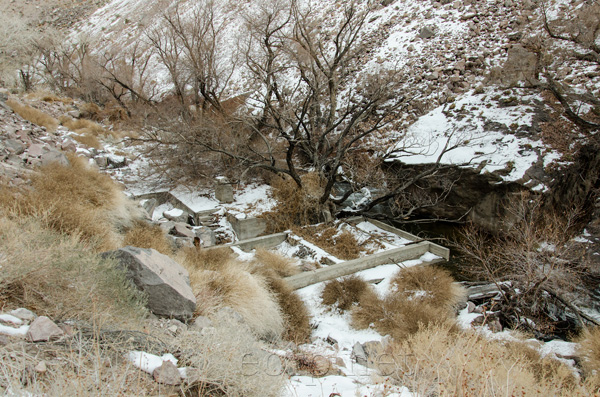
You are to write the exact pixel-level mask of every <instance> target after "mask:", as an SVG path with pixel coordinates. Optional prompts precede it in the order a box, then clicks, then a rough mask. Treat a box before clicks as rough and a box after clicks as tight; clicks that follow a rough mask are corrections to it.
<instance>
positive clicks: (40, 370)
mask: <svg viewBox="0 0 600 397" xmlns="http://www.w3.org/2000/svg"><path fill="white" fill-rule="evenodd" d="M33 369H34V371H35V372H37V373H40V374H43V373H45V372H46V371H47V370H48V368H47V367H46V362H45V361H43V360H42V361H40V362H39V363H38V364H37V365H36V366H35V367H34V368H33Z"/></svg>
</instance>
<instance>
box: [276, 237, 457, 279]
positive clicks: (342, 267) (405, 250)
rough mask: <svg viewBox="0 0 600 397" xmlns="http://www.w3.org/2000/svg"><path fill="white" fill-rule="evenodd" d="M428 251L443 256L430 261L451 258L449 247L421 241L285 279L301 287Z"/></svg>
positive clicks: (413, 257) (400, 260) (403, 259)
mask: <svg viewBox="0 0 600 397" xmlns="http://www.w3.org/2000/svg"><path fill="white" fill-rule="evenodd" d="M434 251H435V252H434ZM427 252H431V253H432V254H435V255H438V256H441V259H436V260H433V261H430V262H428V263H436V262H441V261H446V260H448V259H449V258H450V250H449V249H447V248H444V247H442V246H439V245H437V244H434V243H431V242H429V241H421V242H419V243H415V244H410V245H407V246H404V247H400V248H396V249H393V250H388V251H384V252H379V253H377V254H373V255H369V256H365V257H363V258H358V259H353V260H350V261H346V262H341V263H336V264H335V265H330V266H326V267H322V268H320V269H317V270H313V271H310V272H303V273H300V274H296V275H295V276H291V277H286V278H285V281H287V283H288V284H289V285H290V286H291V287H292V288H294V289H299V288H303V287H306V286H308V285H312V284H316V283H320V282H322V281H327V280H333V279H334V278H338V277H343V276H347V275H350V274H353V273H356V272H360V271H362V270H367V269H370V268H372V267H375V266H380V265H385V264H388V263H399V262H404V261H407V260H410V259H418V258H420V257H421V256H422V255H423V254H425V253H427Z"/></svg>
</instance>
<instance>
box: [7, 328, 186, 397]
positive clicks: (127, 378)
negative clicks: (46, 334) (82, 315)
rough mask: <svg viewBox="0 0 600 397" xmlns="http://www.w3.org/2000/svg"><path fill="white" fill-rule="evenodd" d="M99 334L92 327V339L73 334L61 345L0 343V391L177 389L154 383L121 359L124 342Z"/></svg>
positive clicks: (93, 392)
mask: <svg viewBox="0 0 600 397" xmlns="http://www.w3.org/2000/svg"><path fill="white" fill-rule="evenodd" d="M101 332H102V330H98V332H97V334H96V336H95V337H87V336H84V337H79V336H78V337H76V338H72V339H70V340H67V341H66V342H63V343H43V344H39V343H38V344H30V343H27V344H25V345H21V344H14V345H7V346H4V347H0V394H2V395H35V396H42V395H43V396H66V395H68V396H83V395H137V396H139V395H165V394H172V393H175V392H176V391H177V388H175V387H168V386H167V387H165V386H163V385H159V384H157V383H156V382H155V381H154V380H153V379H152V378H151V377H150V376H149V375H148V374H145V373H143V372H142V371H140V370H138V369H137V368H135V367H133V365H132V364H130V363H129V362H126V361H125V360H124V354H125V352H126V351H127V350H128V349H127V346H125V345H126V344H122V343H119V342H113V341H106V340H102V339H101V338H98V337H97V336H98V335H99V334H100V333H101ZM123 335H125V333H124V334H123ZM133 335H139V333H138V334H133ZM130 345H131V344H130ZM131 348H132V349H135V348H136V347H133V346H132V347H131ZM137 348H139V347H137ZM41 361H44V362H45V363H46V367H47V370H46V372H45V373H38V372H36V371H35V370H34V367H35V366H36V365H38V364H39V363H40V362H41Z"/></svg>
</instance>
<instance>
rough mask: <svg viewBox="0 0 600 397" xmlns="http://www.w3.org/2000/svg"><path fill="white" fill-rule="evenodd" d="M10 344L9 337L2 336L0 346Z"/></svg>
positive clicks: (0, 336) (0, 335)
mask: <svg viewBox="0 0 600 397" xmlns="http://www.w3.org/2000/svg"><path fill="white" fill-rule="evenodd" d="M9 343H10V339H9V338H8V336H6V335H4V334H0V346H6V345H8V344H9Z"/></svg>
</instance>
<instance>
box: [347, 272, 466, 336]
mask: <svg viewBox="0 0 600 397" xmlns="http://www.w3.org/2000/svg"><path fill="white" fill-rule="evenodd" d="M463 296H464V292H463V291H462V289H461V288H460V287H458V286H457V285H456V284H455V283H454V280H453V279H452V277H451V276H450V274H449V273H448V272H447V271H446V270H444V269H440V268H436V267H433V266H416V267H412V268H405V269H401V270H400V271H399V272H398V273H397V274H396V275H395V276H394V278H393V279H392V284H391V290H390V291H389V292H388V294H387V295H386V296H385V297H383V298H380V297H379V296H377V295H375V294H364V295H362V296H361V298H360V301H359V305H358V306H356V307H354V308H353V309H352V323H353V325H354V326H355V327H357V328H360V329H364V328H369V327H370V326H374V327H375V329H377V331H378V332H380V333H382V334H389V335H391V336H392V338H394V339H395V340H397V341H400V340H404V339H406V338H407V337H409V336H410V335H413V334H415V333H417V332H419V331H420V330H421V329H423V328H424V327H428V326H432V325H436V324H438V325H439V324H445V323H451V320H452V318H453V317H454V311H455V307H456V305H457V304H458V302H459V301H460V300H461V299H462V298H463Z"/></svg>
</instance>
